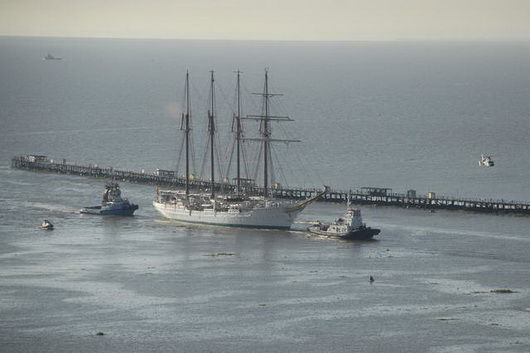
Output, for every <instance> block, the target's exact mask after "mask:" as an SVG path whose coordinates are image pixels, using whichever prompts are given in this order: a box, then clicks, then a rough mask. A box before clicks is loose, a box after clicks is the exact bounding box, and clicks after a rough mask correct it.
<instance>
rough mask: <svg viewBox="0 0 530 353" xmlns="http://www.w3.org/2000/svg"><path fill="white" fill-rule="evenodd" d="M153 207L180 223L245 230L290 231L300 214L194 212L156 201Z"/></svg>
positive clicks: (280, 211) (272, 210)
mask: <svg viewBox="0 0 530 353" xmlns="http://www.w3.org/2000/svg"><path fill="white" fill-rule="evenodd" d="M153 206H154V207H155V209H156V210H157V211H158V212H160V213H161V214H162V215H163V216H164V217H165V218H168V219H172V220H176V221H179V222H186V223H193V224H208V225H216V226H226V227H243V228H262V229H284V230H288V229H290V228H291V225H292V224H293V222H294V220H295V218H296V215H297V214H298V212H292V211H291V212H288V211H287V209H286V208H285V207H275V208H254V209H252V210H249V211H242V212H237V213H235V212H234V213H231V212H215V211H213V210H204V211H193V210H188V209H185V208H181V207H176V206H174V205H171V204H164V203H160V202H156V201H154V202H153Z"/></svg>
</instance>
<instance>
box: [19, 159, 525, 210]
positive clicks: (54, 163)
mask: <svg viewBox="0 0 530 353" xmlns="http://www.w3.org/2000/svg"><path fill="white" fill-rule="evenodd" d="M11 167H12V168H16V169H24V170H32V171H37V172H48V173H58V174H69V175H78V176H85V177H93V178H105V179H113V180H118V181H125V182H131V183H138V184H149V185H156V186H162V187H169V188H183V187H184V186H185V183H186V180H185V178H182V177H178V176H175V175H174V173H173V172H171V171H163V170H157V171H144V170H142V171H133V170H125V169H117V168H112V167H100V166H98V165H97V164H77V163H69V162H67V161H66V160H64V159H62V160H53V159H49V158H48V157H46V156H40V155H28V156H18V157H13V158H12V159H11ZM190 186H191V187H192V188H194V189H196V190H206V189H209V188H210V187H211V184H210V182H209V181H204V180H198V179H195V180H192V181H191V182H190ZM215 188H216V189H217V190H223V191H225V192H230V191H234V190H235V185H234V184H229V183H216V184H215ZM245 192H246V193H247V194H250V195H263V188H261V187H258V186H246V187H245ZM316 192H317V190H316V189H302V188H289V189H283V188H282V189H272V190H271V193H272V194H273V195H272V196H274V197H276V198H285V199H305V198H308V197H310V196H312V195H314V194H315V193H316ZM348 197H350V200H351V202H352V203H354V204H360V205H379V206H395V207H404V208H423V209H429V210H436V209H445V210H465V211H474V212H484V213H494V214H521V215H530V203H528V202H516V201H504V200H486V199H470V198H450V197H443V196H437V195H436V194H435V193H433V192H430V193H428V195H416V191H415V190H408V191H407V193H406V194H400V193H394V192H392V189H389V188H374V187H362V188H356V189H352V190H350V191H338V190H330V191H329V192H328V193H326V194H325V195H323V196H322V197H321V198H320V199H319V201H323V202H346V201H347V199H348Z"/></svg>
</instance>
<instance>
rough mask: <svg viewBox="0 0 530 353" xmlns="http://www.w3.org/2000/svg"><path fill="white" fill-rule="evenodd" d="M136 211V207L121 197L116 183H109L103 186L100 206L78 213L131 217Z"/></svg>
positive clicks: (84, 209)
mask: <svg viewBox="0 0 530 353" xmlns="http://www.w3.org/2000/svg"><path fill="white" fill-rule="evenodd" d="M137 209H138V205H135V204H133V203H130V202H129V200H127V199H123V198H122V197H121V191H120V186H119V185H118V183H114V182H111V183H107V184H106V185H105V192H104V193H103V200H102V201H101V206H92V207H85V208H83V209H81V210H80V211H79V212H80V213H87V214H96V215H114V216H132V215H133V213H134V211H136V210H137Z"/></svg>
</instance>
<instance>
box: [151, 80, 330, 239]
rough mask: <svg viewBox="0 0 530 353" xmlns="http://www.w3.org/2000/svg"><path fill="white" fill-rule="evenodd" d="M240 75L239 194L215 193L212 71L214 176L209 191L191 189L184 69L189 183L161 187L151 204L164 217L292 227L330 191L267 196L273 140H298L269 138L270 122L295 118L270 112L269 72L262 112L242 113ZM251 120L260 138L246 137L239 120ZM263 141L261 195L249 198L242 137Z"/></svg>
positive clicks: (210, 117)
mask: <svg viewBox="0 0 530 353" xmlns="http://www.w3.org/2000/svg"><path fill="white" fill-rule="evenodd" d="M239 87H240V75H239V71H238V72H237V98H238V99H237V102H238V103H237V105H238V107H237V114H235V115H234V126H235V129H236V131H235V139H236V147H237V157H236V160H237V178H236V193H235V194H232V195H229V194H219V195H218V194H216V192H215V190H216V185H215V175H214V152H213V151H214V141H215V140H214V134H215V130H216V129H215V119H214V111H215V110H214V108H215V107H214V78H213V72H212V73H211V86H210V94H211V96H210V102H211V107H210V110H209V111H208V132H209V145H208V146H209V147H210V172H211V175H210V181H211V187H210V188H211V193H208V194H206V193H191V192H190V175H191V174H190V163H189V162H190V161H189V160H190V158H189V154H190V148H191V146H190V142H191V141H190V131H191V121H190V120H191V112H190V95H189V74H188V73H186V85H185V96H186V112H185V113H183V114H182V130H183V131H184V137H185V140H184V144H185V151H186V188H185V190H184V191H174V190H159V189H157V193H156V196H155V200H154V201H153V206H154V207H155V209H156V210H157V211H158V212H160V213H161V214H162V215H163V216H164V217H166V218H169V219H173V220H177V221H181V222H188V223H201V224H211V225H223V226H235V227H251V228H272V229H289V228H290V227H291V225H292V224H293V222H294V220H295V218H296V216H297V215H298V214H299V213H300V212H301V211H302V210H303V209H304V208H305V207H306V206H307V205H309V204H310V203H311V202H313V201H314V200H316V199H317V198H318V197H320V196H321V195H322V194H324V193H325V192H326V191H327V188H326V190H324V191H322V192H315V195H313V196H312V197H310V198H308V199H307V200H304V201H301V202H293V201H285V200H277V199H274V198H271V197H269V196H270V195H269V194H270V188H269V180H268V176H269V172H268V169H269V163H270V144H271V143H274V142H284V143H290V142H298V140H281V139H272V138H271V129H270V123H271V122H272V121H275V122H282V121H292V119H290V118H289V117H283V116H273V115H271V114H270V112H269V99H270V97H272V96H274V94H272V93H269V87H268V72H267V71H265V85H264V91H263V93H261V94H260V95H261V96H262V97H263V107H264V109H263V114H261V115H247V116H245V117H241V104H240V90H239ZM242 119H252V120H257V121H259V122H260V137H259V138H243V137H242V130H241V120H242ZM244 140H246V141H259V142H261V144H262V146H263V150H262V154H261V155H262V157H263V168H264V170H263V177H264V180H263V196H259V197H258V196H256V197H250V196H246V195H245V194H244V193H243V192H242V185H241V181H242V180H245V179H242V178H241V175H240V148H241V142H242V141H244Z"/></svg>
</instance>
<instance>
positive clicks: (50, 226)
mask: <svg viewBox="0 0 530 353" xmlns="http://www.w3.org/2000/svg"><path fill="white" fill-rule="evenodd" d="M39 228H40V229H43V230H53V224H52V222H50V221H48V220H47V219H45V220H44V221H42V223H41V225H40V226H39Z"/></svg>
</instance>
